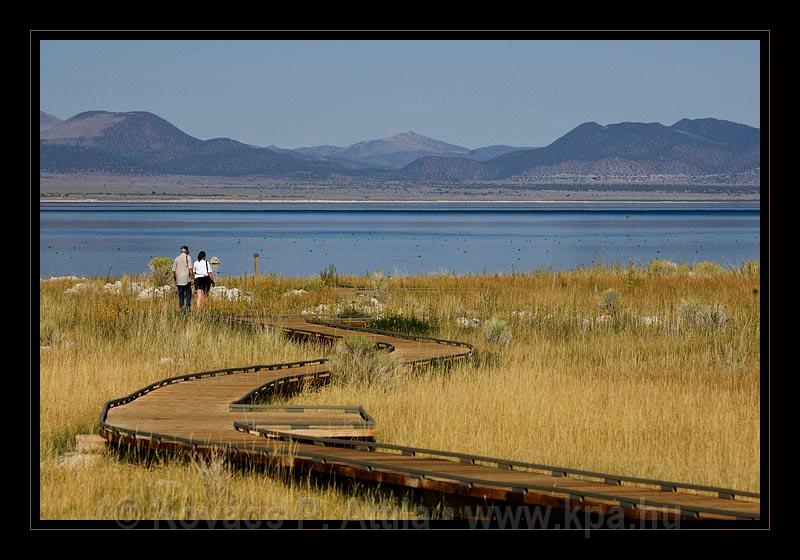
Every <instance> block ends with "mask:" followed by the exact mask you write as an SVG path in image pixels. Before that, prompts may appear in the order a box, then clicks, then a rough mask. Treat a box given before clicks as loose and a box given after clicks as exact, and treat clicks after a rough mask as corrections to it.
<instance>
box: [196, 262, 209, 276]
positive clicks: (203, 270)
mask: <svg viewBox="0 0 800 560" xmlns="http://www.w3.org/2000/svg"><path fill="white" fill-rule="evenodd" d="M209 272H214V271H213V270H211V266H210V265H209V264H208V261H207V260H202V261H195V263H194V277H195V278H198V277H203V276H209Z"/></svg>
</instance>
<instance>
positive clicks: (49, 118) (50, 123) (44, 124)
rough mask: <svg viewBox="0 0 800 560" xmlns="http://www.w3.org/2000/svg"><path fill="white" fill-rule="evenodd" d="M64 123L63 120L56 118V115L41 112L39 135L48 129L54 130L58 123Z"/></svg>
mask: <svg viewBox="0 0 800 560" xmlns="http://www.w3.org/2000/svg"><path fill="white" fill-rule="evenodd" d="M60 122H62V120H61V119H59V118H58V117H56V116H55V115H51V114H50V113H45V112H44V111H41V110H40V111H39V134H41V133H42V132H44V131H45V130H47V129H48V128H53V127H54V126H55V125H57V124H58V123H60Z"/></svg>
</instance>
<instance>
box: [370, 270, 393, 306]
mask: <svg viewBox="0 0 800 560" xmlns="http://www.w3.org/2000/svg"><path fill="white" fill-rule="evenodd" d="M369 286H370V288H372V291H373V292H375V297H376V298H377V299H379V300H382V299H385V298H386V291H387V289H388V288H389V279H388V278H386V276H384V274H383V270H380V269H378V270H373V271H372V272H370V273H369Z"/></svg>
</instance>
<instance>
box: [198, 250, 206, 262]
mask: <svg viewBox="0 0 800 560" xmlns="http://www.w3.org/2000/svg"><path fill="white" fill-rule="evenodd" d="M205 258H206V252H205V251H200V252H199V253H197V260H198V261H202V260H204V259H205Z"/></svg>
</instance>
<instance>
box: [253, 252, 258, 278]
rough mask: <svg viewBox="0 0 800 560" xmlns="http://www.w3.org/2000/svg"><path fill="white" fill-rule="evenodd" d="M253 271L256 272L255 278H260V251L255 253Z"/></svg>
mask: <svg viewBox="0 0 800 560" xmlns="http://www.w3.org/2000/svg"><path fill="white" fill-rule="evenodd" d="M253 269H254V270H255V276H256V277H258V251H256V252H255V253H253Z"/></svg>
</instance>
